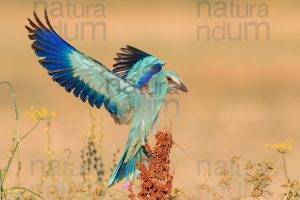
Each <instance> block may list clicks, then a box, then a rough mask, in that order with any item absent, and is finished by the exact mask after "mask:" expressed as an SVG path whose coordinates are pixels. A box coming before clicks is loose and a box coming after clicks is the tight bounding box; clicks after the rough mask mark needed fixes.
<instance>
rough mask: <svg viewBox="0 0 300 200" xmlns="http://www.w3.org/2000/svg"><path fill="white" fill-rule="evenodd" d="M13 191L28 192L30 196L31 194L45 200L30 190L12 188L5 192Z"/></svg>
mask: <svg viewBox="0 0 300 200" xmlns="http://www.w3.org/2000/svg"><path fill="white" fill-rule="evenodd" d="M13 190H23V191H24V192H28V193H29V194H31V195H33V196H35V197H38V198H39V199H43V200H44V198H43V197H41V196H40V195H38V194H37V193H35V192H33V191H31V190H29V189H26V188H24V187H11V188H9V189H7V190H6V191H5V192H7V191H13Z"/></svg>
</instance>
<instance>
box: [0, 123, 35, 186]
mask: <svg viewBox="0 0 300 200" xmlns="http://www.w3.org/2000/svg"><path fill="white" fill-rule="evenodd" d="M40 122H41V121H38V122H37V123H36V124H35V125H34V126H33V128H32V129H30V130H29V131H28V132H27V133H26V134H25V135H24V136H23V137H21V138H20V139H19V140H18V141H17V143H16V145H15V147H14V149H13V152H12V154H11V156H10V158H9V160H8V164H7V167H6V168H5V170H4V173H3V176H2V179H1V183H0V185H1V186H3V184H4V181H5V178H6V176H7V173H8V170H9V168H10V166H11V163H12V161H13V158H14V156H15V154H16V151H17V149H18V147H19V145H20V143H21V141H23V140H24V139H25V138H26V137H27V136H28V135H29V134H30V133H32V132H33V131H34V130H35V129H36V128H37V127H38V125H39V124H40Z"/></svg>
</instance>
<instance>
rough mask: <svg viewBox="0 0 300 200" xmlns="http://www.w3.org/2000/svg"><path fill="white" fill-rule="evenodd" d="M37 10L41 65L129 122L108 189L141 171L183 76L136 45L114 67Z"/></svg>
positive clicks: (32, 25) (33, 26) (34, 25)
mask: <svg viewBox="0 0 300 200" xmlns="http://www.w3.org/2000/svg"><path fill="white" fill-rule="evenodd" d="M33 14H34V18H35V22H33V21H32V20H30V19H28V20H29V26H25V27H26V29H27V30H28V31H29V38H30V39H31V40H33V41H34V42H33V43H32V48H33V50H34V51H35V54H36V55H37V56H38V57H41V60H39V63H40V64H41V65H42V66H43V67H44V68H45V69H46V70H47V71H48V74H49V75H50V76H51V78H52V80H53V81H54V82H57V83H58V84H59V85H60V86H62V87H64V88H65V90H66V91H67V92H69V93H71V92H72V93H73V94H74V95H75V96H76V97H80V99H81V100H82V101H83V102H86V101H88V102H89V104H90V105H91V106H92V107H97V108H100V107H101V106H102V105H104V107H105V109H106V110H107V111H108V112H110V114H111V116H112V118H113V119H114V121H115V122H116V124H131V129H130V132H129V136H128V140H127V144H126V147H125V150H124V153H123V155H122V157H121V160H120V162H119V164H118V165H117V167H116V169H115V171H114V172H113V174H112V176H111V178H110V181H109V183H108V185H109V187H110V186H112V185H114V184H116V183H118V182H119V181H121V180H122V179H125V180H132V179H133V178H134V177H135V176H137V175H138V170H137V168H136V164H137V163H141V162H144V160H145V159H144V158H145V157H148V155H147V151H146V148H145V143H146V141H147V136H148V135H149V134H150V133H151V132H152V129H154V127H155V124H156V123H157V121H158V115H159V112H160V110H161V109H162V107H163V105H164V102H165V98H166V96H167V94H169V93H171V92H172V91H174V90H181V91H184V92H187V91H188V90H187V88H186V86H185V85H184V84H183V83H182V81H181V79H180V78H179V76H178V75H177V74H176V73H174V72H172V71H168V70H164V69H163V66H164V65H165V62H163V61H161V60H159V59H158V58H156V57H154V56H152V55H150V54H148V53H146V52H143V51H141V50H139V49H137V48H134V47H132V46H126V47H125V48H122V49H121V51H122V52H121V53H118V54H117V58H115V61H116V63H115V64H114V65H113V70H112V71H111V70H109V69H108V68H107V67H105V66H104V65H103V64H102V63H100V62H98V61H96V60H95V59H93V58H91V57H89V56H87V55H85V54H83V53H81V52H80V51H78V50H77V49H75V48H74V47H73V46H71V45H70V44H69V43H67V42H66V41H65V40H63V39H62V38H61V37H60V36H59V35H58V34H57V33H56V32H55V30H54V29H53V28H52V26H51V24H50V22H49V19H48V16H47V12H46V11H45V21H46V25H45V24H43V23H42V22H41V20H40V19H39V18H38V17H37V15H36V13H33Z"/></svg>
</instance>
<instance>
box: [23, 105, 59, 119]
mask: <svg viewBox="0 0 300 200" xmlns="http://www.w3.org/2000/svg"><path fill="white" fill-rule="evenodd" d="M27 116H29V117H30V118H31V119H32V120H33V121H38V120H49V119H53V118H55V117H56V114H55V112H49V111H48V109H47V108H45V107H44V108H42V109H40V110H39V109H37V108H32V109H31V111H30V112H29V113H27Z"/></svg>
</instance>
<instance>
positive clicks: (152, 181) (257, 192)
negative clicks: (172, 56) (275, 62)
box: [0, 82, 300, 200]
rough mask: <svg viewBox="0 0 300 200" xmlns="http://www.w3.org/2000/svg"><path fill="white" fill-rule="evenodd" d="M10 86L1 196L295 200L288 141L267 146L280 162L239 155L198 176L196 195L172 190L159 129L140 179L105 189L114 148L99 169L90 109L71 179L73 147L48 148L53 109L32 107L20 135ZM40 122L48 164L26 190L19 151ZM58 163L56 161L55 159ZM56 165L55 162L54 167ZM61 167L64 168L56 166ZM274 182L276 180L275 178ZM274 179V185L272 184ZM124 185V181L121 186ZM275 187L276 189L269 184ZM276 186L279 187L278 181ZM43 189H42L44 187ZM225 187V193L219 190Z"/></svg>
mask: <svg viewBox="0 0 300 200" xmlns="http://www.w3.org/2000/svg"><path fill="white" fill-rule="evenodd" d="M1 84H6V85H8V86H9V88H10V90H11V94H12V99H13V102H14V108H15V114H16V129H15V131H14V132H13V134H12V139H11V142H12V145H11V151H10V155H9V156H8V162H7V164H6V165H5V166H3V165H1V167H0V180H1V182H0V183H1V185H0V186H1V187H0V188H1V191H0V199H1V200H2V199H5V200H6V199H26V200H34V199H61V200H69V199H93V200H97V199H150V200H152V199H157V200H159V199H162V200H164V199H166V200H167V199H172V200H177V199H178V200H179V199H205V200H206V199H220V200H225V199H231V200H238V199H239V200H242V199H243V200H244V199H249V200H250V199H259V200H261V199H283V200H297V199H300V183H299V181H298V180H294V179H293V178H291V177H290V176H289V173H288V161H287V158H288V157H287V155H288V154H289V152H290V151H291V150H292V149H293V143H292V142H285V143H280V144H273V145H267V146H268V147H270V148H272V149H274V150H275V151H276V152H277V153H278V154H279V155H280V160H279V161H277V162H274V161H261V162H254V161H247V162H244V163H242V161H241V158H240V157H239V156H233V157H232V158H231V159H230V160H229V161H228V163H229V165H227V166H226V167H224V168H223V169H222V173H221V174H220V175H219V176H215V177H214V176H212V175H211V174H209V173H205V174H203V176H202V178H203V179H204V180H203V181H202V182H201V183H200V184H199V185H198V187H197V189H196V191H195V193H196V194H195V195H189V194H186V193H185V192H184V191H182V190H181V189H179V188H173V177H174V176H176V174H174V173H171V172H170V171H171V168H170V166H171V160H170V152H171V149H172V146H173V144H174V143H173V139H172V134H171V133H170V131H165V132H159V133H157V134H156V137H155V138H156V144H155V145H154V147H153V148H151V147H150V145H148V146H147V151H148V153H149V157H150V159H148V160H145V161H146V162H145V163H146V164H140V165H138V166H137V167H138V169H139V170H140V178H139V180H136V181H135V182H133V183H126V184H127V187H126V189H127V190H128V191H126V190H122V191H121V190H115V189H108V188H107V178H108V177H109V176H110V175H111V172H112V170H113V168H114V167H115V166H116V157H117V154H118V152H119V150H117V151H116V153H114V154H113V156H112V157H113V161H112V163H113V164H112V165H113V166H112V168H111V169H110V170H109V171H106V170H105V168H104V164H105V163H104V162H103V155H102V152H101V142H102V137H103V134H104V129H103V128H102V126H101V123H98V121H97V118H96V116H95V115H94V113H93V112H92V111H89V116H90V124H89V129H88V132H87V133H86V134H85V142H84V144H83V146H82V150H81V174H80V176H81V178H80V180H76V179H74V178H73V177H72V170H73V166H74V163H73V162H72V159H71V155H72V150H70V149H66V150H65V152H64V153H66V155H67V157H66V159H65V160H58V159H57V158H56V155H57V152H55V150H54V149H53V147H52V143H53V142H55V141H52V138H51V132H50V128H51V124H52V121H53V119H54V118H55V116H56V115H55V113H54V112H50V111H48V109H47V108H42V109H37V108H32V109H31V111H30V112H29V113H28V116H29V117H31V118H32V120H33V121H34V124H33V126H32V128H31V129H30V130H29V131H28V132H26V133H24V134H22V133H21V132H20V123H19V115H18V107H17V104H16V97H15V94H14V90H13V87H12V86H11V84H10V83H8V82H4V83H1ZM42 121H45V125H46V127H45V129H44V132H45V133H46V136H47V137H46V140H47V144H48V146H47V152H46V153H47V167H46V169H45V171H44V172H43V173H42V176H41V180H40V184H39V185H38V187H37V188H34V189H28V188H25V187H22V186H21V185H20V184H19V182H20V181H19V178H20V171H21V170H22V167H21V166H22V164H21V162H20V160H19V154H18V150H19V147H20V145H21V143H22V141H23V140H24V139H26V138H27V137H28V136H29V135H31V134H32V133H33V131H34V130H35V129H36V128H37V127H38V126H39V125H40V124H41V122H42ZM12 162H16V163H17V166H18V167H17V172H16V176H17V178H18V182H17V183H15V185H14V186H11V184H7V175H8V173H11V164H12ZM57 162H58V163H57ZM55 164H56V165H55ZM57 164H59V165H57ZM62 164H63V166H65V168H64V170H62V169H61V168H60V167H57V166H61V165H62ZM234 166H243V172H242V174H241V175H240V176H239V177H237V176H234V175H232V174H231V173H230V167H234ZM275 176H276V177H280V178H281V180H282V182H281V183H280V185H279V186H280V188H281V189H280V190H281V192H280V195H279V196H274V195H273V192H272V189H273V188H276V185H275V183H274V182H273V180H274V177H275ZM238 178H242V181H243V183H244V184H245V185H246V186H247V192H246V193H245V194H243V195H240V194H239V193H235V192H234V191H236V188H234V184H233V183H234V182H235V179H238ZM59 182H63V183H66V185H67V188H64V190H65V191H66V192H64V193H63V194H62V192H61V191H60V190H61V188H60V187H59V184H58V183H59ZM277 183H278V182H277ZM277 183H276V184H277ZM126 184H125V185H126ZM274 185H275V187H274ZM277 186H278V185H277ZM45 188H47V189H46V190H45ZM222 191H223V192H224V191H226V194H228V195H224V193H222Z"/></svg>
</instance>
